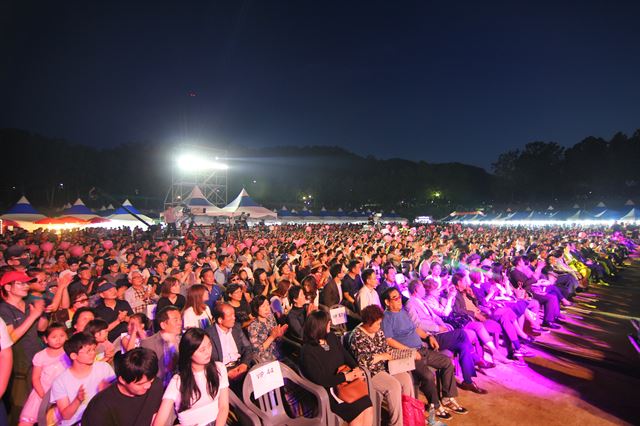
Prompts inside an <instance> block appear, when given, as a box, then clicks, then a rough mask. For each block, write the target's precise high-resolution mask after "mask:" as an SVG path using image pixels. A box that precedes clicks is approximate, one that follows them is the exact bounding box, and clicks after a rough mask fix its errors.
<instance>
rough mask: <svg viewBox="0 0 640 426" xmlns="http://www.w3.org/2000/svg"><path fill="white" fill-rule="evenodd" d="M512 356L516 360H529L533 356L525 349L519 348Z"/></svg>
mask: <svg viewBox="0 0 640 426" xmlns="http://www.w3.org/2000/svg"><path fill="white" fill-rule="evenodd" d="M513 356H515V357H517V358H531V357H534V356H535V355H534V354H532V353H531V352H529V351H528V350H526V349H525V348H520V349H518V350H516V351H513Z"/></svg>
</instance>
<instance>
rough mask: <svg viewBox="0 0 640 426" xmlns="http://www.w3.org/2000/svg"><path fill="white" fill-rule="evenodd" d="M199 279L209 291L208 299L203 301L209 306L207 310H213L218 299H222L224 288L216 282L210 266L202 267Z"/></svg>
mask: <svg viewBox="0 0 640 426" xmlns="http://www.w3.org/2000/svg"><path fill="white" fill-rule="evenodd" d="M200 280H201V281H202V285H204V286H205V287H206V288H207V291H208V292H209V300H207V301H206V302H205V303H206V304H207V306H208V307H209V310H210V311H211V312H213V309H214V307H215V306H216V303H217V302H218V300H222V295H223V294H224V289H223V288H222V287H221V286H219V285H218V284H217V283H216V279H215V273H214V272H213V270H212V269H211V268H204V269H203V270H202V271H200Z"/></svg>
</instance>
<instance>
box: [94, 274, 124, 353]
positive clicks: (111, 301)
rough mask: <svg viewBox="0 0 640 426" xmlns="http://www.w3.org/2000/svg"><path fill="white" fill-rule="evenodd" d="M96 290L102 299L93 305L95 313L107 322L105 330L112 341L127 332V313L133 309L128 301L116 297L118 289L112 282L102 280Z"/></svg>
mask: <svg viewBox="0 0 640 426" xmlns="http://www.w3.org/2000/svg"><path fill="white" fill-rule="evenodd" d="M96 290H97V293H98V294H99V295H100V298H101V299H102V300H101V301H100V302H98V304H97V306H96V307H95V313H96V316H97V317H98V318H102V319H103V320H105V321H106V322H107V323H108V324H109V327H108V328H107V331H108V332H109V340H110V341H111V342H113V341H114V340H115V339H117V338H118V336H120V335H121V334H122V333H126V332H127V322H128V321H129V315H133V310H132V309H131V306H130V305H129V302H127V301H125V300H119V299H118V291H117V290H116V286H115V285H114V284H112V283H110V282H108V281H104V282H103V283H102V284H101V285H100V286H99V287H98V288H97V289H96Z"/></svg>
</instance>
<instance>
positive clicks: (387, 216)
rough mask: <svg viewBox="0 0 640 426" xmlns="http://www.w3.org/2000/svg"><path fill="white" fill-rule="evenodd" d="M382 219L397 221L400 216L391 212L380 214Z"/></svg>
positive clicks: (393, 211)
mask: <svg viewBox="0 0 640 426" xmlns="http://www.w3.org/2000/svg"><path fill="white" fill-rule="evenodd" d="M382 218H383V219H390V220H399V219H400V215H399V214H398V213H396V211H395V210H391V211H390V212H389V213H383V214H382Z"/></svg>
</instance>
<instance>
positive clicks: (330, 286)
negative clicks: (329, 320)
mask: <svg viewBox="0 0 640 426" xmlns="http://www.w3.org/2000/svg"><path fill="white" fill-rule="evenodd" d="M329 274H330V275H331V279H330V280H329V282H328V283H327V285H325V286H324V287H323V288H322V290H321V292H320V303H322V304H323V305H326V306H329V307H331V306H333V305H339V304H341V303H342V300H343V299H344V296H343V295H342V280H343V279H344V276H345V275H346V274H347V268H346V267H345V266H344V265H343V264H341V263H335V264H333V265H331V267H330V268H329Z"/></svg>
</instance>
